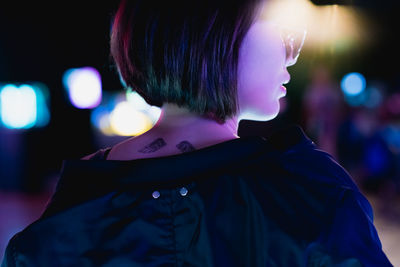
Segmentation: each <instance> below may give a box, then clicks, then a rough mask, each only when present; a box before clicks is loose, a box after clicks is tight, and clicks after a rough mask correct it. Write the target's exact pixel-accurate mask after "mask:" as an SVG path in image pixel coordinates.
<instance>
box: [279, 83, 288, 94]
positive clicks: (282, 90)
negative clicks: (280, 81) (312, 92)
mask: <svg viewBox="0 0 400 267" xmlns="http://www.w3.org/2000/svg"><path fill="white" fill-rule="evenodd" d="M280 89H281V93H282V94H281V96H285V95H286V91H287V89H286V87H285V86H283V85H281V86H280Z"/></svg>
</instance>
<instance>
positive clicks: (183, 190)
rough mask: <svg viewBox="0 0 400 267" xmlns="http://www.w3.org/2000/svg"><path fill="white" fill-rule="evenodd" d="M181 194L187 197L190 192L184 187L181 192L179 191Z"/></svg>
mask: <svg viewBox="0 0 400 267" xmlns="http://www.w3.org/2000/svg"><path fill="white" fill-rule="evenodd" d="M179 193H180V194H181V196H186V195H187V193H188V190H187V189H186V187H182V188H181V190H179Z"/></svg>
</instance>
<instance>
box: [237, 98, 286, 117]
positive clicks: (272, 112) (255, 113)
mask: <svg viewBox="0 0 400 267" xmlns="http://www.w3.org/2000/svg"><path fill="white" fill-rule="evenodd" d="M276 105H277V106H276V107H274V108H273V109H271V107H270V108H269V109H268V110H252V111H247V112H245V113H244V114H241V119H244V120H251V121H269V120H272V119H274V118H276V116H278V114H279V102H278V103H277V104H276Z"/></svg>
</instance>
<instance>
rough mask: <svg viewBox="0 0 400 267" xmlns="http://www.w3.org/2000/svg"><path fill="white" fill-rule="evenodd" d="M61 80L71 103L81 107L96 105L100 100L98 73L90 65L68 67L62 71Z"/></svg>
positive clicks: (86, 107) (100, 88)
mask: <svg viewBox="0 0 400 267" xmlns="http://www.w3.org/2000/svg"><path fill="white" fill-rule="evenodd" d="M63 82H64V86H65V88H66V89H67V90H68V94H69V99H70V101H71V103H72V104H73V105H74V106H75V107H77V108H81V109H88V108H94V107H97V106H98V105H99V104H100V102H101V97H102V92H101V90H102V86H101V76H100V73H99V72H98V71H97V70H96V69H95V68H92V67H84V68H78V69H70V70H68V71H66V72H65V73H64V77H63Z"/></svg>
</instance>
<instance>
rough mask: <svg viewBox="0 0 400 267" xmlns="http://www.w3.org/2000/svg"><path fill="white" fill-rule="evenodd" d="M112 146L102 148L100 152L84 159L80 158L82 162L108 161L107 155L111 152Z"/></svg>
mask: <svg viewBox="0 0 400 267" xmlns="http://www.w3.org/2000/svg"><path fill="white" fill-rule="evenodd" d="M111 148H112V147H111V146H109V147H105V148H100V149H99V150H97V151H96V152H94V153H92V154H89V155H86V156H84V157H82V158H80V159H81V160H101V159H106V157H107V154H108V153H110V150H111Z"/></svg>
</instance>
